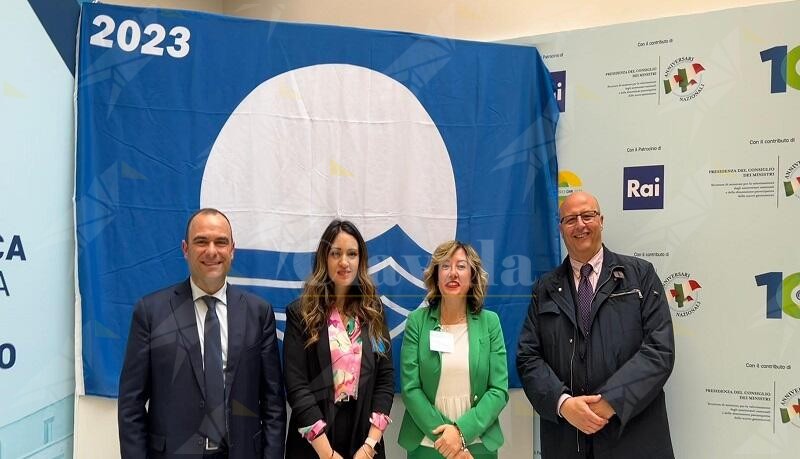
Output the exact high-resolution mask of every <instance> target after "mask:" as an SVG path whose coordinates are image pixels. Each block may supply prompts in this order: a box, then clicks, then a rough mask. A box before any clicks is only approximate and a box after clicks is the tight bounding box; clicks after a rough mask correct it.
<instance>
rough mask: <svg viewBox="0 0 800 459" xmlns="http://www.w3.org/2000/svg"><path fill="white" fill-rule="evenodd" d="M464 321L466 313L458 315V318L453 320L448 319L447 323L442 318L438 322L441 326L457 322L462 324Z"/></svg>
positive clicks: (456, 323)
mask: <svg viewBox="0 0 800 459" xmlns="http://www.w3.org/2000/svg"><path fill="white" fill-rule="evenodd" d="M466 321H467V315H466V314H464V315H462V316H459V317H458V318H456V320H454V321H453V322H449V321H448V322H447V323H445V321H444V320H441V321H440V322H439V323H440V325H442V326H447V325H458V324H463V323H465V322H466Z"/></svg>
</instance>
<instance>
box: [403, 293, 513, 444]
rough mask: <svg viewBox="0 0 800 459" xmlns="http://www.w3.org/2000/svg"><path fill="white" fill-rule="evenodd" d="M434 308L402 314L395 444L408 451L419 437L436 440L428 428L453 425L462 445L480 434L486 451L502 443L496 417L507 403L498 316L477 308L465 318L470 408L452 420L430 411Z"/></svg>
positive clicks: (437, 362)
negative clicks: (402, 405) (401, 404)
mask: <svg viewBox="0 0 800 459" xmlns="http://www.w3.org/2000/svg"><path fill="white" fill-rule="evenodd" d="M439 312H440V310H439V308H430V307H421V308H419V309H417V310H415V311H414V312H412V313H411V314H409V315H408V319H407V320H406V330H405V335H404V336H403V348H402V350H401V352H400V367H401V371H400V375H401V379H400V382H401V386H402V391H403V392H402V394H403V402H404V403H405V406H406V412H405V414H404V415H403V424H402V426H401V427H400V434H399V438H398V443H400V446H402V447H403V448H405V449H406V450H408V451H412V450H414V449H416V448H417V447H419V443H420V441H422V436H423V435H427V436H428V438H430V439H431V440H434V441H435V440H436V439H437V436H436V435H434V434H433V429H435V428H436V427H438V426H440V425H442V424H456V425H457V426H458V428H459V429H460V430H461V434H462V435H464V440H466V442H467V444H469V443H470V442H472V441H473V440H475V438H478V437H480V439H481V441H482V442H483V445H484V446H485V447H486V449H488V450H489V451H497V449H498V448H500V446H501V445H502V444H503V432H502V431H501V430H500V423H499V422H498V420H497V418H498V416H499V415H500V412H501V411H502V410H503V408H504V407H505V406H506V403H507V402H508V368H507V366H506V345H505V341H504V340H503V329H502V328H501V327H500V319H499V318H498V317H497V314H495V313H494V312H492V311H487V310H485V309H484V310H482V311H481V312H480V313H478V314H473V313H470V314H468V316H467V333H468V334H469V375H470V393H471V395H472V408H471V409H470V410H469V411H467V412H466V413H464V415H463V416H461V417H460V418H458V419H447V418H446V417H445V416H444V415H443V414H442V413H440V412H439V410H437V409H436V405H435V400H436V391H437V389H438V388H439V378H440V376H441V357H440V355H439V352H437V351H431V346H430V331H431V330H438V329H439V326H440V323H439Z"/></svg>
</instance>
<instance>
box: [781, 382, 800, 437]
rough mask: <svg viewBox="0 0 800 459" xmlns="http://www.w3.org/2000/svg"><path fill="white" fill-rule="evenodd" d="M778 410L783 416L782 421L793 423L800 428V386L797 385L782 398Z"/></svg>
mask: <svg viewBox="0 0 800 459" xmlns="http://www.w3.org/2000/svg"><path fill="white" fill-rule="evenodd" d="M778 412H779V413H780V416H781V423H783V424H792V425H793V426H795V427H797V428H800V387H795V388H794V389H792V390H790V391H789V392H787V393H786V395H784V396H783V397H782V398H781V406H780V408H778Z"/></svg>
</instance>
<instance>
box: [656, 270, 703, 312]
mask: <svg viewBox="0 0 800 459" xmlns="http://www.w3.org/2000/svg"><path fill="white" fill-rule="evenodd" d="M663 285H664V291H665V292H666V293H667V299H668V301H669V307H670V308H671V309H672V310H673V311H675V314H676V315H677V316H678V317H686V316H689V315H692V314H694V313H695V312H696V311H697V310H698V309H700V306H701V304H702V303H701V301H700V295H701V293H702V289H703V287H702V286H701V285H700V283H699V282H698V281H697V280H696V279H694V278H693V277H692V275H691V274H690V273H688V272H677V273H672V274H670V275H669V276H667V277H666V279H664V283H663Z"/></svg>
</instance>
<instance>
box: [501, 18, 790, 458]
mask: <svg viewBox="0 0 800 459" xmlns="http://www.w3.org/2000/svg"><path fill="white" fill-rule="evenodd" d="M798 17H800V3H798V2H789V3H781V4H774V5H767V6H759V7H752V8H741V9H735V10H728V11H720V12H714V13H708V14H703V15H694V16H686V17H675V18H668V19H659V20H654V21H647V22H640V23H633V24H623V25H617V26H612V27H604V28H597V29H589V30H581V31H573V32H565V33H559V34H553V35H547V36H540V37H528V38H524V39H519V40H515V42H517V43H527V44H533V45H535V46H537V47H538V49H539V50H540V52H541V53H542V55H543V58H544V60H545V63H546V64H547V65H548V67H549V69H550V70H551V71H552V72H553V79H554V83H555V91H556V98H557V100H558V101H559V103H560V106H561V108H562V111H563V113H562V114H561V121H560V127H559V131H558V138H557V145H558V149H559V165H560V171H559V186H560V187H561V188H560V195H562V196H564V195H566V194H567V193H569V192H570V191H572V190H575V189H584V190H587V191H591V192H593V193H595V194H597V195H598V197H599V199H600V203H601V205H602V209H603V212H604V214H605V225H604V226H605V230H604V233H605V234H604V236H605V241H606V243H607V245H608V246H609V247H610V248H612V249H613V250H616V251H619V252H622V253H626V254H630V255H636V256H639V257H642V258H645V259H647V260H649V261H651V262H652V263H653V264H654V265H655V266H656V269H657V271H658V273H659V276H660V277H661V279H662V280H663V284H664V291H665V294H666V295H667V296H668V298H669V300H670V307H671V308H672V312H673V320H674V324H675V334H676V342H677V343H676V346H677V361H676V365H675V370H674V372H673V374H672V376H671V378H670V380H669V382H668V384H667V404H668V406H669V410H670V411H669V415H670V425H671V428H672V435H673V444H674V446H675V452H676V457H681V458H708V457H779V456H780V457H783V456H787V457H788V456H794V455H796V452H797V450H798V446H800V430H798V429H800V397H799V396H800V368H798V365H800V361H798V355H799V354H798V352H797V349H798V347H800V328H799V327H800V293H798V292H800V273H798V272H799V271H800V263H798V260H800V248H798V244H797V228H799V227H800V193H798V189H800V181H798V177H800V148H799V147H798V142H797V138H798V137H800V128H798V123H797V121H796V119H797V113H798V112H800V74H799V73H798V72H800V69H798V66H797V63H798V58H800V31H798V28H797V24H796V19H797V18H798Z"/></svg>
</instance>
